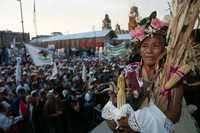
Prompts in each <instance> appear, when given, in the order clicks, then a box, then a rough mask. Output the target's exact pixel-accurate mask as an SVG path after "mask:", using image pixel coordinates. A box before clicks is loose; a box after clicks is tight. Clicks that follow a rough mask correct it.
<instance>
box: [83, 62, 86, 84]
mask: <svg viewBox="0 0 200 133" xmlns="http://www.w3.org/2000/svg"><path fill="white" fill-rule="evenodd" d="M82 66H83V67H82V80H83V81H84V82H85V81H86V74H87V72H86V67H85V64H84V63H83V64H82Z"/></svg>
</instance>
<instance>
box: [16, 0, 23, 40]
mask: <svg viewBox="0 0 200 133" xmlns="http://www.w3.org/2000/svg"><path fill="white" fill-rule="evenodd" d="M17 1H19V3H20V14H21V23H22V37H23V41H22V42H24V41H25V38H24V20H23V11H22V1H21V0H17Z"/></svg>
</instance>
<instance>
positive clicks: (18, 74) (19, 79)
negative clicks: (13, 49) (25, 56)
mask: <svg viewBox="0 0 200 133" xmlns="http://www.w3.org/2000/svg"><path fill="white" fill-rule="evenodd" d="M16 60H17V64H16V84H17V85H18V84H19V82H20V81H21V61H22V59H21V57H17V58H16Z"/></svg>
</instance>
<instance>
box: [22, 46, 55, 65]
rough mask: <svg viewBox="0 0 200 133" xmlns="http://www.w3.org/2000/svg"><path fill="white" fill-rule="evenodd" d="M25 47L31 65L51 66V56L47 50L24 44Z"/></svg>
mask: <svg viewBox="0 0 200 133" xmlns="http://www.w3.org/2000/svg"><path fill="white" fill-rule="evenodd" d="M25 46H26V49H27V51H28V52H29V54H30V56H31V59H32V61H33V63H34V64H35V65H36V66H43V65H48V64H52V56H51V55H50V54H49V52H48V50H46V49H43V48H39V47H35V46H32V45H29V44H25Z"/></svg>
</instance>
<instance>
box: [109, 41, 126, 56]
mask: <svg viewBox="0 0 200 133" xmlns="http://www.w3.org/2000/svg"><path fill="white" fill-rule="evenodd" d="M127 51H128V49H127V48H126V45H125V44H123V43H122V44H119V45H117V46H113V45H111V44H109V43H107V45H106V53H107V56H125V55H126V54H127Z"/></svg>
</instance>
